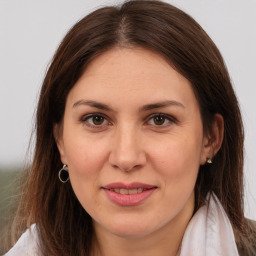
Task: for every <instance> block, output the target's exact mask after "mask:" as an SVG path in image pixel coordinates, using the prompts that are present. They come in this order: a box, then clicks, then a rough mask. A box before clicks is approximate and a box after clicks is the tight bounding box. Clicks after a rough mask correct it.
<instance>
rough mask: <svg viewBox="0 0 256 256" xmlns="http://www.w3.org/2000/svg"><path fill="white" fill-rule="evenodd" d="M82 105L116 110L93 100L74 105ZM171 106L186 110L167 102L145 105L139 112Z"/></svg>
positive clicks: (179, 104)
mask: <svg viewBox="0 0 256 256" xmlns="http://www.w3.org/2000/svg"><path fill="white" fill-rule="evenodd" d="M81 105H86V106H91V107H94V108H98V109H101V110H105V111H111V112H114V110H113V109H112V108H110V107H109V106H108V105H106V104H103V103H100V102H97V101H93V100H79V101H77V102H75V103H74V104H73V108H76V107H78V106H81ZM169 106H177V107H182V108H185V106H184V105H183V104H182V103H180V102H178V101H175V100H167V101H162V102H157V103H153V104H147V105H144V106H142V107H140V109H139V111H140V112H145V111H149V110H153V109H158V108H164V107H169Z"/></svg>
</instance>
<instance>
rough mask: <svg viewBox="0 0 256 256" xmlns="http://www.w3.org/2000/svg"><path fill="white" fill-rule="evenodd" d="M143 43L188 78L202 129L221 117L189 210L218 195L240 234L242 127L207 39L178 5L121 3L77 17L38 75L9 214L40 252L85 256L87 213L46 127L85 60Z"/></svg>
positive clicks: (60, 110)
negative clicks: (62, 175)
mask: <svg viewBox="0 0 256 256" xmlns="http://www.w3.org/2000/svg"><path fill="white" fill-rule="evenodd" d="M116 46H118V47H137V46H139V47H144V48H147V49H150V50H152V51H154V52H156V53H158V54H160V55H161V56H163V57H164V58H165V59H166V60H167V61H168V62H169V63H170V65H172V66H173V67H174V68H175V69H176V70H177V71H178V72H179V73H180V74H182V75H183V76H184V77H186V78H187V79H188V80H189V81H190V82H191V84H192V87H193V90H194V93H195V95H196V97H197V100H198V103H199V106H200V109H201V115H202V120H203V125H204V129H205V131H209V130H210V129H211V121H212V120H213V116H214V114H215V113H219V114H221V115H222V116H223V118H224V122H225V129H224V139H223V144H222V147H221V149H220V150H219V152H218V153H217V154H216V156H215V157H214V161H213V164H212V165H207V166H201V167H200V169H199V174H198V179H197V182H196V186H195V195H196V205H195V210H197V209H198V208H199V207H200V206H201V205H202V204H203V203H204V201H205V198H206V194H207V193H208V192H210V193H213V192H214V193H215V194H216V195H217V197H218V198H219V200H220V201H221V203H222V205H223V207H224V209H225V210H226V212H227V215H228V217H229V219H230V221H231V223H232V225H233V227H234V229H236V230H237V232H239V234H241V235H246V234H247V233H246V232H247V229H246V225H245V219H244V214H243V140H244V134H243V126H242V121H241V114H240V110H239V106H238V102H237V98H236V96H235V93H234V91H233V88H232V85H231V82H230V78H229V75H228V72H227V69H226V67H225V64H224V61H223V59H222V57H221V54H220V52H219V51H218V49H217V47H216V46H215V44H214V43H213V42H212V40H211V39H210V38H209V36H208V35H207V34H206V33H205V31H204V30H203V29H202V28H201V27H200V26H199V24H198V23H197V22H196V21H195V20H194V19H193V18H191V17H190V16H189V15H187V14H185V13H184V12H183V11H181V10H179V9H177V8H175V7H174V6H171V5H169V4H167V3H163V2H160V1H143V0H138V1H136V0H135V1H128V2H125V3H124V4H123V5H121V6H117V7H115V6H114V7H113V6H112V7H105V8H101V9H98V10H96V11H94V12H93V13H91V14H89V15H88V16H86V17H85V18H83V19H82V20H80V21H79V22H78V23H77V24H76V25H75V26H74V27H73V28H72V29H71V30H70V31H69V32H68V33H67V35H66V36H65V38H64V39H63V41H62V42H61V44H60V46H59V48H58V50H57V51H56V53H55V55H54V57H53V60H52V63H51V65H50V67H49V69H48V72H47V74H46V77H45V79H44V82H43V85H42V89H41V94H40V99H39V103H38V108H37V115H36V127H35V128H36V143H35V155H34V160H33V163H32V166H31V168H30V170H29V173H28V176H27V177H26V182H25V184H24V189H23V196H22V199H21V202H20V205H19V210H18V213H17V218H16V227H20V228H19V230H22V229H24V227H25V226H30V225H31V224H32V223H36V224H37V230H38V234H39V239H40V244H41V249H42V252H43V254H44V255H63V256H65V255H89V252H90V246H91V239H92V236H93V228H92V221H91V217H90V216H89V215H88V214H87V213H86V211H85V210H84V209H83V207H82V206H81V205H80V203H79V202H78V200H77V198H76V196H75V195H74V192H73V190H72V187H71V185H70V183H66V184H62V183H61V182H59V180H58V171H59V169H60V168H61V167H62V163H61V161H60V156H59V152H58V149H57V146H56V143H55V139H54V134H53V129H54V125H55V124H59V123H61V121H62V118H63V114H64V109H65V102H66V98H67V95H68V93H69V91H70V90H71V88H72V87H73V86H74V84H75V83H76V81H77V80H78V79H79V77H80V76H81V74H82V73H83V71H84V70H85V68H86V66H87V65H88V63H89V62H90V61H92V60H93V59H94V58H95V57H97V56H99V55H100V54H102V53H103V52H105V51H107V50H108V49H110V48H112V47H116Z"/></svg>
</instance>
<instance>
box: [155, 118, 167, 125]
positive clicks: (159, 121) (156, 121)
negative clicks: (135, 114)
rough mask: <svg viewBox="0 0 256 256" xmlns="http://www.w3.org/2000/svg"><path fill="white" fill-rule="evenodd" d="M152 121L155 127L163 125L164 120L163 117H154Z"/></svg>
mask: <svg viewBox="0 0 256 256" xmlns="http://www.w3.org/2000/svg"><path fill="white" fill-rule="evenodd" d="M154 121H155V124H156V125H161V124H163V123H164V121H165V118H164V117H163V116H156V117H155V118H154Z"/></svg>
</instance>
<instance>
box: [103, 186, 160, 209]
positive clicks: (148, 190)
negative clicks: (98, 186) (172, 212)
mask: <svg viewBox="0 0 256 256" xmlns="http://www.w3.org/2000/svg"><path fill="white" fill-rule="evenodd" d="M102 189H104V191H105V192H106V194H107V196H108V198H109V199H110V200H111V201H112V202H114V203H115V204H118V205H120V206H135V205H139V204H141V203H142V202H144V201H145V200H146V199H147V198H148V197H150V196H151V195H152V193H153V192H154V191H155V190H156V189H157V187H156V186H152V185H149V184H143V183H138V182H135V183H131V184H123V183H111V184H108V185H106V186H104V187H102Z"/></svg>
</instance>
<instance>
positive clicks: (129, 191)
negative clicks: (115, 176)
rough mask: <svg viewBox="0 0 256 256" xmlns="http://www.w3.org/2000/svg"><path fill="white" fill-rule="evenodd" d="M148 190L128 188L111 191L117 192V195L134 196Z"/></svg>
mask: <svg viewBox="0 0 256 256" xmlns="http://www.w3.org/2000/svg"><path fill="white" fill-rule="evenodd" d="M145 190H147V189H144V188H133V189H126V188H112V189H110V191H112V192H115V193H117V194H121V195H134V194H139V193H142V192H143V191H145Z"/></svg>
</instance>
